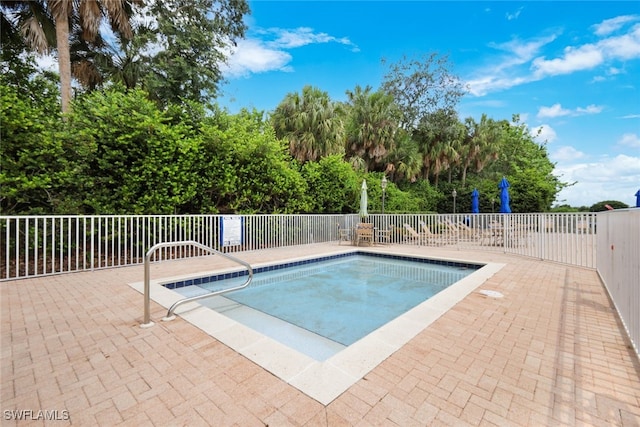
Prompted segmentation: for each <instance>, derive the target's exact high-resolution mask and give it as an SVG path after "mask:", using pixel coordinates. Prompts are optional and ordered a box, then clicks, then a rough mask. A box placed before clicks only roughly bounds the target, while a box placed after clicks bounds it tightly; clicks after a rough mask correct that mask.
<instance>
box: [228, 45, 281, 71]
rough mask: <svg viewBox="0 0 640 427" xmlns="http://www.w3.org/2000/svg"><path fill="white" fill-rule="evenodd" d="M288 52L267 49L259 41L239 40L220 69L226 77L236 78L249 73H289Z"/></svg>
mask: <svg viewBox="0 0 640 427" xmlns="http://www.w3.org/2000/svg"><path fill="white" fill-rule="evenodd" d="M289 62H291V55H290V54H289V53H288V52H285V51H283V50H278V49H272V48H268V47H266V46H265V45H263V44H262V43H261V42H260V41H259V40H240V41H239V42H238V45H237V46H236V47H235V49H234V50H233V52H232V54H231V55H230V56H229V58H228V60H227V64H226V65H225V66H223V67H221V68H222V70H223V73H224V74H225V76H227V77H231V78H237V77H243V76H247V75H249V74H251V73H263V72H267V71H273V70H280V71H285V72H289V71H292V68H291V67H290V66H289V65H287V64H289Z"/></svg>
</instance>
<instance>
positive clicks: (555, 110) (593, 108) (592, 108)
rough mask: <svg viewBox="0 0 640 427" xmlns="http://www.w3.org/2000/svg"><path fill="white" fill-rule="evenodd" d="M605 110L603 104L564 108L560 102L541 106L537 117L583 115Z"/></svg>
mask: <svg viewBox="0 0 640 427" xmlns="http://www.w3.org/2000/svg"><path fill="white" fill-rule="evenodd" d="M602 110H603V107H602V106H599V105H595V104H591V105H588V106H586V107H584V108H583V107H578V108H576V109H575V110H567V109H566V108H562V105H560V104H553V105H552V106H551V107H540V109H539V110H538V115H537V117H538V118H539V119H540V118H545V117H562V116H582V115H585V114H598V113H600V112H601V111H602Z"/></svg>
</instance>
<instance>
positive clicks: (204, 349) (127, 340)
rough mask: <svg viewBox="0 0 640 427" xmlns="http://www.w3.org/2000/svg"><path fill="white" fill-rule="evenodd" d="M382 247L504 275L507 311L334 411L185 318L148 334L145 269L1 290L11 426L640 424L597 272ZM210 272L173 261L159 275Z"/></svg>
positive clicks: (402, 366) (394, 366) (318, 249)
mask: <svg viewBox="0 0 640 427" xmlns="http://www.w3.org/2000/svg"><path fill="white" fill-rule="evenodd" d="M336 247H337V243H332V244H322V245H309V246H304V247H296V248H289V249H278V250H268V251H259V252H251V253H244V254H239V256H240V257H241V258H243V259H246V260H247V261H249V262H264V261H265V260H276V259H284V258H287V257H289V256H291V255H293V254H295V255H296V256H300V255H301V254H303V253H308V254H311V253H324V252H327V251H330V250H333V249H335V248H336ZM385 249H386V250H389V251H402V252H413V253H420V254H423V255H424V254H426V255H432V256H439V257H453V258H457V259H469V260H477V261H492V262H500V263H505V264H506V266H505V267H504V268H503V269H502V270H500V271H499V272H498V273H497V274H496V275H494V276H493V277H491V278H490V279H489V280H488V281H487V282H486V283H485V284H484V285H482V286H481V287H480V288H479V289H489V290H496V291H499V292H501V293H502V294H503V295H504V298H488V297H485V296H483V295H481V294H479V293H477V292H474V293H472V294H470V295H469V296H467V297H466V298H465V299H464V300H463V301H461V302H460V303H458V304H457V305H456V306H455V307H454V308H453V309H452V310H450V311H449V312H447V313H446V314H445V315H443V316H442V317H440V318H439V319H438V320H437V321H435V322H434V323H433V324H432V325H431V326H429V327H428V328H427V329H425V330H424V331H422V332H421V333H419V334H418V335H417V336H416V337H415V338H414V339H412V340H411V341H410V342H409V343H408V344H406V345H405V346H403V347H402V348H401V349H400V350H398V351H397V352H395V353H394V354H393V355H392V356H390V357H389V358H388V359H386V360H385V361H384V362H383V363H381V364H380V365H378V366H377V367H376V368H374V369H373V370H372V371H371V372H369V373H368V374H367V375H365V376H364V378H362V379H361V380H360V381H358V382H357V383H356V384H354V385H353V386H352V387H351V388H349V389H348V390H347V391H346V392H344V393H343V394H342V395H340V396H339V397H338V398H336V399H335V400H334V401H333V402H331V403H330V404H329V405H327V406H324V405H322V404H320V403H319V402H317V401H315V400H313V399H312V398H310V397H308V396H306V395H305V394H303V393H302V392H300V391H299V390H298V389H296V388H294V387H292V386H290V385H289V384H287V383H286V382H284V381H282V380H280V379H279V378H277V377H275V376H274V375H272V374H270V373H269V372H268V371H266V370H264V369H263V368H261V367H260V366H258V365H256V364H254V363H253V362H251V361H249V360H248V359H246V358H245V357H243V356H241V355H240V354H238V353H236V352H235V351H233V350H231V349H230V348H228V347H227V346H225V345H224V344H222V343H220V342H218V341H216V340H215V339H213V338H211V337H210V336H209V335H207V334H206V333H204V332H202V331H201V330H199V329H197V328H196V327H194V326H193V325H191V324H190V323H188V322H186V321H185V320H184V319H181V318H178V319H176V320H174V321H173V322H161V321H160V318H161V317H162V316H164V314H165V311H166V310H165V309H164V308H162V307H160V306H159V305H157V304H155V303H153V302H152V311H151V313H152V319H153V320H154V321H155V322H156V324H155V325H154V326H153V327H151V328H141V327H140V326H139V325H140V323H141V321H142V316H143V304H142V302H143V298H142V295H141V294H140V293H138V292H137V291H135V290H134V289H132V288H131V287H130V286H128V283H131V282H139V281H141V280H142V278H143V268H142V266H135V267H126V268H118V269H109V270H100V271H95V272H83V273H72V274H63V275H57V276H51V277H43V278H34V279H23V280H16V281H10V282H3V283H0V290H1V297H2V306H1V308H2V336H1V338H2V342H1V348H2V350H1V351H2V354H1V358H2V370H1V374H2V391H1V396H0V400H1V407H2V411H3V414H2V415H3V419H2V425H3V426H4V425H7V426H10V425H44V424H46V425H81V426H83V425H91V426H93V425H102V426H112V425H127V426H128V425H130V426H144V425H150V426H151V425H158V426H160V425H162V426H164V425H189V426H194V425H196V426H197V425H215V426H227V425H238V426H264V425H269V426H287V425H291V426H327V425H329V426H342V425H344V426H351V425H355V426H377V425H398V426H411V425H419V426H424V425H429V426H438V425H442V426H458V425H460V426H467V425H469V426H491V425H495V426H508V425H514V426H523V425H532V426H555V425H567V426H572V425H595V426H612V425H614V426H640V363H639V362H638V358H637V356H636V354H635V352H634V350H633V349H632V348H631V346H630V344H629V342H628V340H627V338H626V335H625V334H624V329H623V327H622V325H621V323H620V322H619V320H618V319H617V316H616V314H615V311H614V310H613V308H612V304H611V302H610V301H609V299H608V297H607V294H606V291H605V289H604V287H603V286H602V284H601V282H600V280H599V278H598V276H597V273H596V272H595V271H593V270H588V269H581V268H575V267H570V266H566V265H561V264H555V263H550V262H543V261H538V260H533V259H527V258H521V257H514V256H507V255H504V254H500V253H485V252H469V251H456V250H448V249H443V248H424V247H407V246H400V245H391V246H390V247H388V248H385ZM217 262H218V260H217V259H215V257H213V259H212V258H211V257H208V258H204V259H202V258H201V259H197V260H190V261H172V262H165V263H161V264H155V265H153V266H152V275H153V277H154V278H159V277H162V276H163V275H165V276H175V275H179V274H182V273H186V272H193V271H204V270H210V269H211V268H212V266H215V265H217V264H216V263H217ZM39 411H44V412H39ZM56 411H57V412H56ZM18 417H22V418H26V420H22V421H17V420H16V418H18ZM46 417H54V418H58V421H55V422H53V421H46V422H45V421H44V420H43V419H44V418H46ZM37 418H40V419H37Z"/></svg>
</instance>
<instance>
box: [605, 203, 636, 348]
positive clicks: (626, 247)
mask: <svg viewBox="0 0 640 427" xmlns="http://www.w3.org/2000/svg"><path fill="white" fill-rule="evenodd" d="M597 252H598V255H597V256H598V266H597V268H598V274H599V275H600V278H601V279H602V281H603V283H604V285H605V287H606V288H607V291H608V292H609V296H610V297H611V300H612V301H613V303H614V305H615V307H616V310H617V311H618V314H619V316H620V319H621V320H622V323H623V324H624V327H625V329H626V330H627V333H628V334H629V338H630V339H631V343H632V345H633V348H634V349H635V351H636V354H637V355H638V356H639V357H640V209H624V210H618V209H616V210H615V211H610V212H603V213H601V214H598V242H597Z"/></svg>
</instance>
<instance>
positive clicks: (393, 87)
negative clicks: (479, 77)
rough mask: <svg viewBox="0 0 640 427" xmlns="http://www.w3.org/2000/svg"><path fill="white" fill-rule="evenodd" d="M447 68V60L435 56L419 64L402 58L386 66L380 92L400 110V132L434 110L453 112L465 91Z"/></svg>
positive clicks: (444, 57) (427, 57) (410, 127)
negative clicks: (388, 97) (389, 96)
mask: <svg viewBox="0 0 640 427" xmlns="http://www.w3.org/2000/svg"><path fill="white" fill-rule="evenodd" d="M384 63H385V61H384V60H383V64H384ZM449 68H450V64H449V62H448V58H447V56H441V57H439V56H438V55H437V54H436V53H432V54H430V55H428V56H425V57H424V58H423V59H422V60H409V59H408V58H407V57H403V59H402V60H401V61H399V62H398V63H396V64H392V65H390V66H389V72H388V73H387V74H386V75H385V76H384V78H383V82H382V90H383V91H384V92H387V93H389V94H391V96H393V99H394V100H395V102H396V103H397V104H398V106H399V107H400V109H401V111H402V119H401V121H400V126H401V127H402V128H403V129H406V130H407V131H412V130H413V129H414V128H415V127H416V126H417V125H418V123H419V122H420V120H422V119H423V117H424V116H426V115H427V114H430V113H433V112H435V111H437V110H444V111H453V110H455V106H456V105H457V103H458V101H459V100H460V98H461V97H462V95H464V93H465V90H464V85H463V83H462V82H461V81H460V79H459V78H458V77H457V76H455V75H453V74H452V73H451V71H450V69H449Z"/></svg>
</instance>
